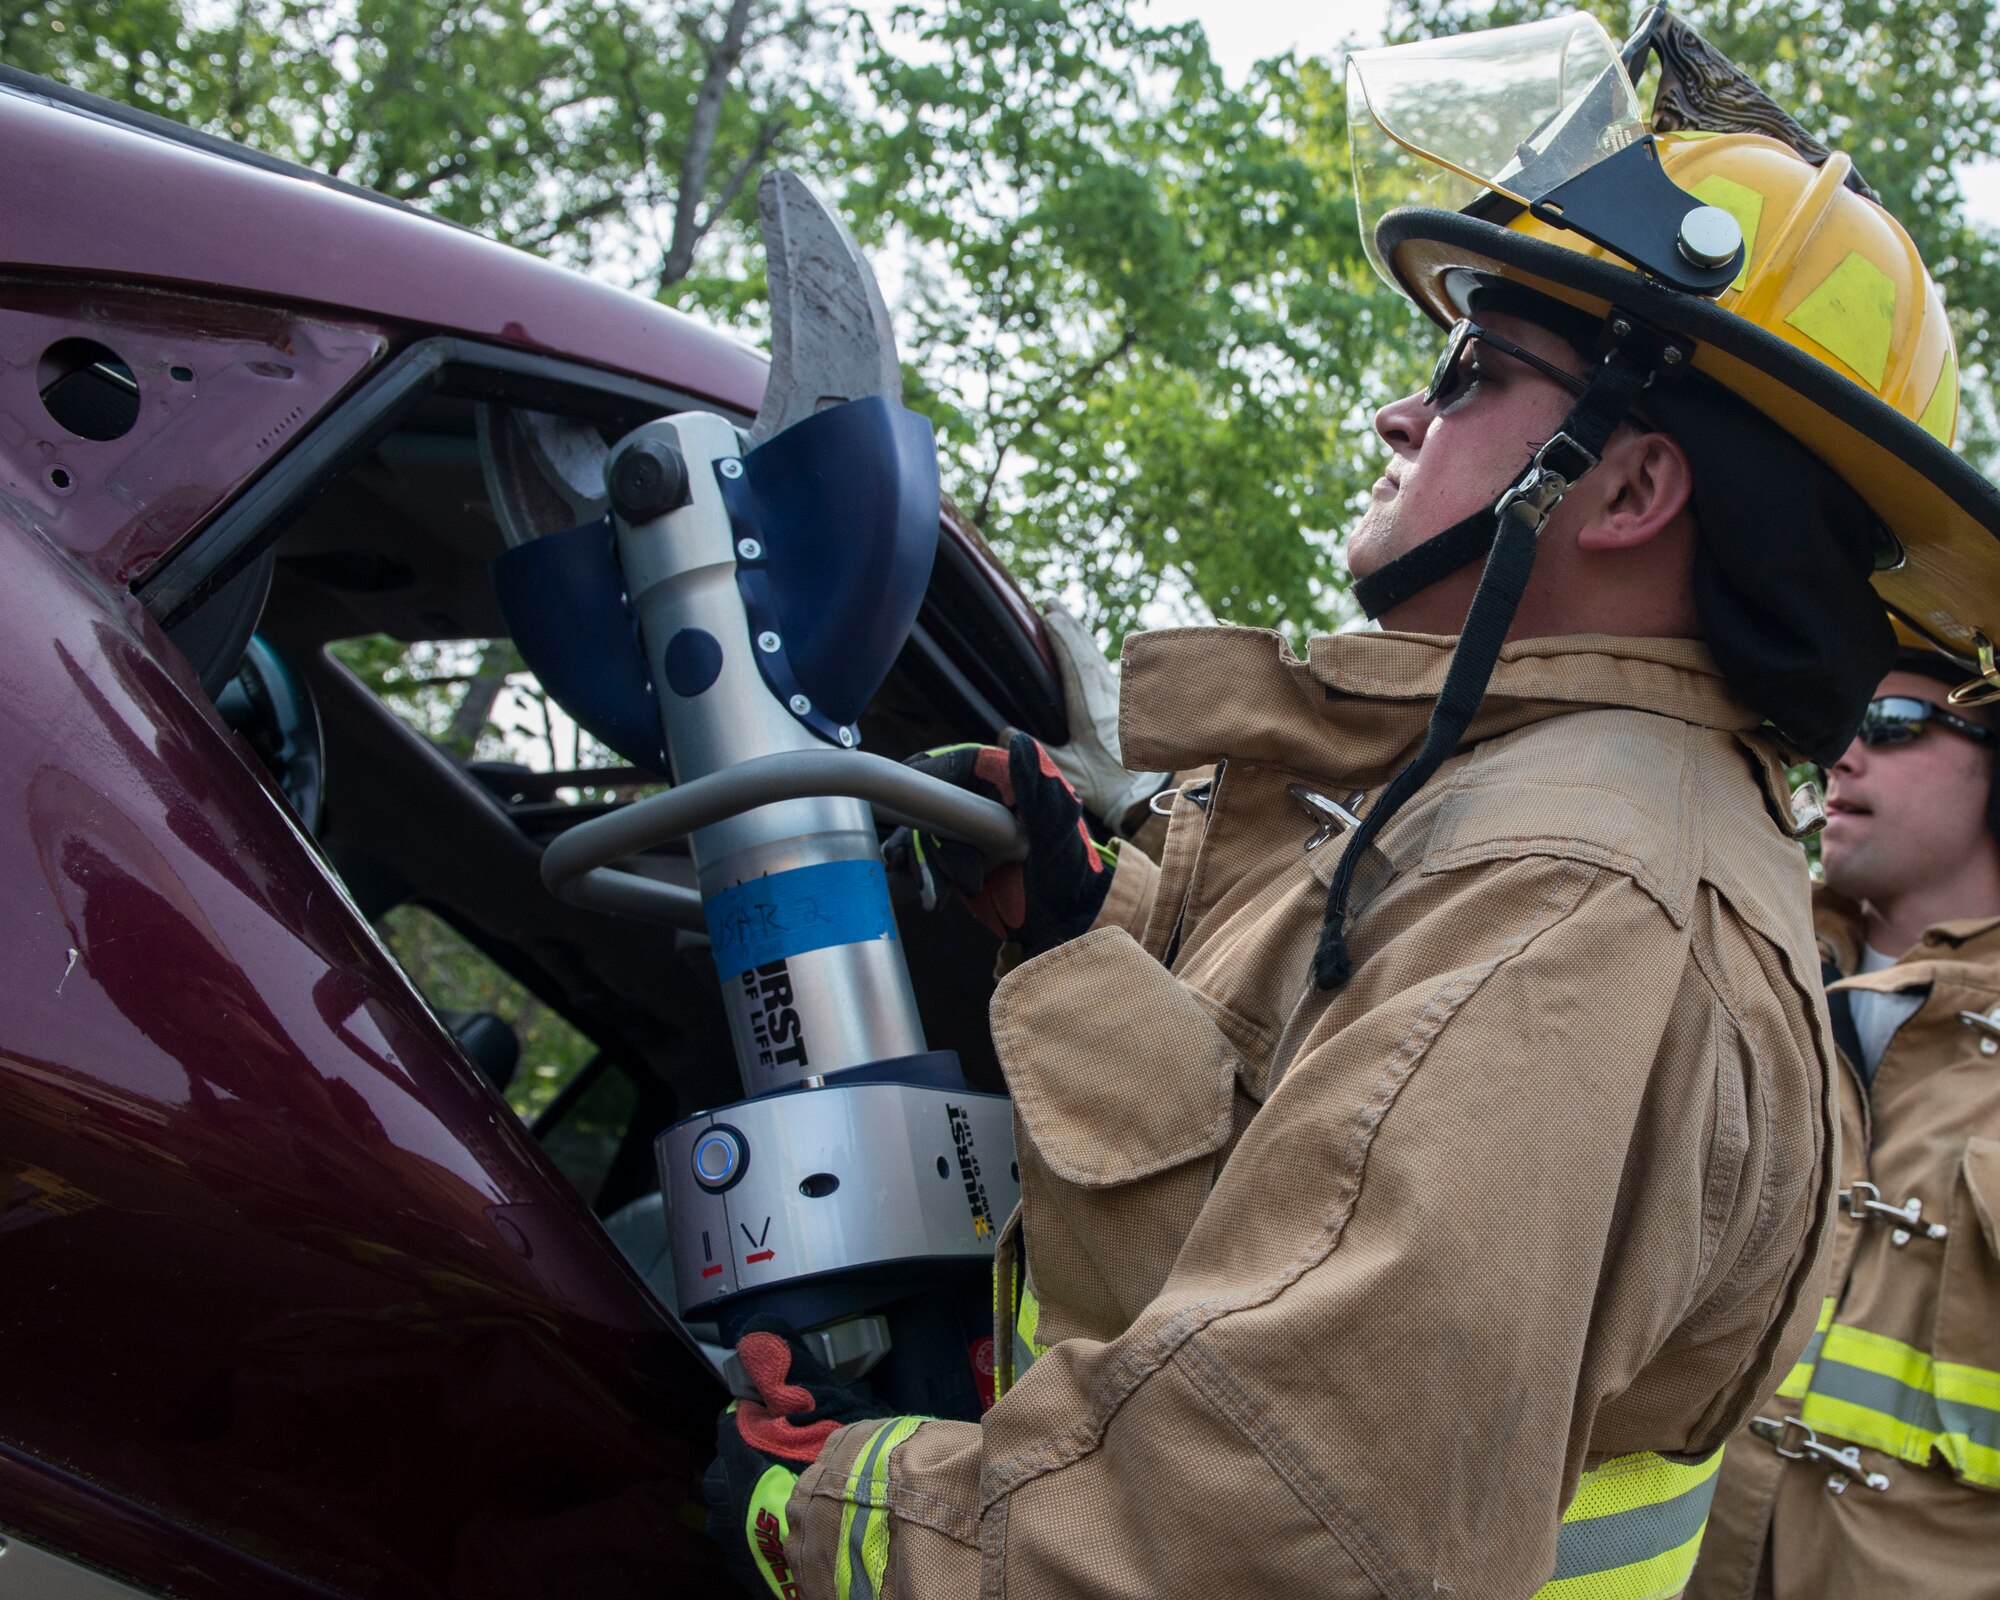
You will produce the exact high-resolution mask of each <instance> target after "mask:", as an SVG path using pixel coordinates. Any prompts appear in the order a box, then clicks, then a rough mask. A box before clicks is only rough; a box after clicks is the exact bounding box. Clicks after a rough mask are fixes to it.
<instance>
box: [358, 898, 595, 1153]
mask: <svg viewBox="0 0 2000 1600" xmlns="http://www.w3.org/2000/svg"><path fill="white" fill-rule="evenodd" d="M376 929H377V931H378V932H379V933H380V934H381V935H382V939H383V942H384V943H386V944H387V945H388V946H389V948H390V950H392V951H393V952H395V956H396V959H397V960H398V961H400V962H401V963H402V964H403V970H404V971H405V972H407V973H409V975H410V981H411V982H412V983H414V984H415V985H416V986H417V988H418V990H419V991H420V992H421V993H422V994H423V997H424V998H425V999H426V1000H428V1001H429V1002H430V1003H431V1004H432V1005H433V1006H434V1007H437V1008H438V1009H440V1010H450V1011H490V1012H491V1013H493V1015H495V1016H497V1017H499V1018H500V1019H501V1020H502V1021H503V1022H505V1023H506V1024H507V1025H508V1026H509V1027H511V1028H512V1029H513V1030H514V1037H515V1038H516V1039H518V1040H519V1041H520V1045H521V1059H520V1063H519V1065H518V1066H516V1067H515V1069H514V1077H513V1080H512V1081H511V1082H510V1083H509V1084H508V1085H507V1089H506V1095H507V1103H508V1104H509V1105H510V1106H512V1107H513V1108H514V1109H515V1110H516V1111H517V1112H519V1113H520V1114H521V1116H522V1117H523V1118H524V1119H525V1120H527V1121H530V1122H532V1121H533V1120H534V1119H535V1118H536V1117H537V1116H539V1115H540V1114H541V1113H542V1112H543V1111H544V1110H546V1109H547V1108H548V1106H549V1104H550V1103H551V1102H552V1101H553V1100H554V1099H555V1097H556V1096H557V1095H559V1094H560V1093H562V1091H563V1087H564V1085H566V1084H567V1083H568V1082H569V1081H570V1079H572V1078H574V1077H575V1076H576V1075H577V1073H579V1072H581V1071H582V1070H583V1068H584V1067H585V1066H586V1065H587V1064H588V1063H589V1062H590V1061H591V1059H592V1058H593V1057H594V1056H595V1055H596V1054H597V1047H596V1046H595V1045H593V1044H592V1043H591V1042H590V1040H589V1039H587V1038H585V1037H584V1035H583V1034H581V1033H579V1032H578V1031H577V1030H576V1029H575V1028H574V1027H572V1026H571V1025H570V1024H569V1023H568V1022H567V1021H566V1020H565V1019H564V1018H563V1017H562V1016H561V1015H560V1014H559V1013H558V1012H555V1011H552V1010H551V1009H550V1008H549V1007H548V1006H546V1005H544V1004H543V1003H542V1002H541V1001H540V1000H538V999H536V998H535V996H534V995H532V994H530V993H529V992H528V991H527V990H526V989H524V988H522V987H521V985H520V984H518V983H516V982H515V981H514V980H513V979H512V978H510V977H509V976H508V975H507V974H506V973H505V972H503V971H502V970H501V969H500V968H499V967H498V966H497V965H495V964H494V962H493V961H492V960H491V959H490V958H489V957H487V956H485V955H484V954H482V953H481V952H480V951H479V949H478V948H477V947H476V946H474V945H473V944H471V943H470V942H469V941H468V940H467V939H466V938H465V937H464V935H462V934H460V933H459V932H458V931H457V930H456V929H455V928H453V927H452V926H451V925H450V924H449V923H447V922H446V921H444V919H443V918H441V917H439V916H437V915H436V914H435V913H434V912H431V911H427V910H425V909H424V908H423V907H422V906H415V905H403V906H398V907H396V909H395V910H393V911H391V912H390V913H389V914H388V915H387V916H385V917H383V918H382V920H381V921H380V922H379V923H378V924H377V925H376Z"/></svg>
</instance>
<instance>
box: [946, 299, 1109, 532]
mask: <svg viewBox="0 0 2000 1600" xmlns="http://www.w3.org/2000/svg"><path fill="white" fill-rule="evenodd" d="M1138 342H1139V335H1138V333H1137V332H1136V331H1135V330H1133V329H1130V328H1128V329H1126V330H1125V332H1124V334H1123V335H1122V336H1120V338H1119V340H1118V342H1117V343H1116V344H1114V345H1113V346H1112V347H1111V348H1110V349H1109V350H1106V351H1104V352H1103V353H1102V354H1101V355H1097V356H1094V357H1092V358H1091V359H1090V360H1089V361H1087V362H1085V363H1084V364H1083V365H1082V366H1081V367H1079V368H1077V370H1076V371H1075V372H1074V373H1073V374H1072V375H1071V376H1070V377H1069V378H1067V379H1065V380H1064V381H1063V382H1061V383H1050V384H1045V385H1044V386H1043V388H1042V398H1041V399H1040V400H1039V401H1037V402H1036V403H1035V405H1034V406H1033V407H1031V408H1030V410H1029V412H1028V414H1027V416H1026V417H1025V418H1023V419H1022V421H1021V425H1020V426H1019V427H1017V428H1016V429H1015V430H1014V431H1013V432H1012V433H1010V434H1008V435H1007V437H1006V438H1005V439H1003V440H1001V441H1000V445H999V448H998V449H996V450H995V451H994V453H993V471H992V472H991V473H990V474H988V476H987V479H986V483H985V486H984V487H983V488H982V489H981V490H980V494H979V509H978V510H977V511H975V512H974V513H973V519H972V520H973V522H974V523H975V524H976V525H977V526H978V527H979V528H981V529H982V530H983V529H984V528H985V526H986V509H987V507H988V506H989V505H991V504H992V501H993V490H994V487H995V486H996V485H997V484H998V483H999V481H1000V468H1001V465H1002V463H1004V462H1005V461H1006V459H1007V456H1008V454H1009V452H1011V451H1012V450H1013V448H1014V446H1015V445H1017V444H1019V443H1020V442H1021V441H1022V440H1023V439H1025V438H1026V437H1027V436H1028V435H1029V434H1031V433H1033V432H1034V431H1035V429H1037V428H1039V427H1040V426H1041V425H1042V419H1043V418H1044V417H1046V416H1048V414H1049V413H1050V412H1051V411H1053V410H1054V409H1055V408H1056V407H1057V406H1059V405H1061V404H1062V402H1063V400H1064V399H1065V398H1067V397H1068V396H1070V395H1073V394H1076V393H1078V392H1080V391H1082V390H1084V389H1088V388H1089V387H1090V386H1091V385H1092V384H1093V383H1095V382H1096V381H1097V380H1098V379H1099V378H1101V377H1103V376H1104V373H1105V369H1106V368H1108V367H1109V366H1110V365H1111V364H1112V363H1113V362H1114V361H1116V360H1117V359H1118V358H1119V357H1120V356H1122V355H1124V354H1125V352H1126V351H1128V350H1130V349H1131V348H1132V346H1133V345H1135V344H1137V343H1138Z"/></svg>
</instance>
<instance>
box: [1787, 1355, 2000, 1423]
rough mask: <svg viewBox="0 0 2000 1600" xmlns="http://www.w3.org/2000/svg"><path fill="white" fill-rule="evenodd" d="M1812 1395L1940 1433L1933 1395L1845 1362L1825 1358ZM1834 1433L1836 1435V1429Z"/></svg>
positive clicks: (1816, 1371) (1815, 1375) (1816, 1373)
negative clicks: (1820, 1395)
mask: <svg viewBox="0 0 2000 1600" xmlns="http://www.w3.org/2000/svg"><path fill="white" fill-rule="evenodd" d="M1812 1393H1814V1394H1823V1395H1825V1396H1827V1398H1828V1399H1831V1400H1845V1401H1846V1402H1847V1403H1848V1404H1849V1405H1851V1406H1862V1407H1864V1408H1866V1409H1867V1410H1869V1411H1879V1412H1881V1413H1882V1414H1883V1415H1884V1416H1888V1417H1894V1418H1895V1419H1896V1420H1897V1421H1898V1422H1907V1423H1908V1424H1909V1425H1910V1426H1911V1427H1913V1428H1922V1429H1923V1430H1924V1431H1925V1432H1926V1433H1943V1432H1944V1419H1943V1418H1942V1417H1940V1416H1939V1415H1938V1405H1937V1396H1935V1395H1933V1394H1931V1393H1930V1392H1929V1391H1928V1390H1925V1389H1917V1388H1913V1387H1911V1386H1910V1385H1909V1384H1907V1383H1903V1382H1901V1381H1899V1380H1898V1379H1895V1378H1890V1377H1885V1376H1884V1375H1883V1374H1882V1373H1879V1372H1870V1371H1868V1370H1867V1369H1866V1368H1865V1367H1851V1366H1849V1365H1848V1364H1847V1363H1846V1362H1845V1361H1839V1360H1832V1359H1829V1360H1825V1361H1822V1362H1820V1363H1819V1365H1818V1366H1816V1367H1814V1368H1813V1379H1812ZM1987 1415H1988V1417H1989V1418H1992V1420H1993V1421H1995V1422H2000V1417H1993V1414H1992V1413H1991V1412H1988V1413H1987ZM1834 1431H1835V1432H1836V1433H1837V1432H1838V1431H1839V1430H1838V1429H1835V1430H1834Z"/></svg>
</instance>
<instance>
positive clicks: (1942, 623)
mask: <svg viewBox="0 0 2000 1600" xmlns="http://www.w3.org/2000/svg"><path fill="white" fill-rule="evenodd" d="M1375 243H1376V247H1377V249H1378V250H1379V251H1380V253H1381V258H1382V260H1383V261H1384V262H1385V263H1387V265H1388V267H1389V269H1390V271H1391V272H1393V273H1394V274H1395V277H1396V280H1397V282H1398V283H1399V284H1400V285H1401V286H1402V289H1403V292H1404V293H1405V294H1407V295H1408V296H1409V297H1410V299H1411V301H1412V302H1413V303H1414V304H1415V305H1416V306H1417V308H1418V309H1419V310H1421V311H1422V312H1424V314H1425V315H1427V316H1429V317H1430V318H1432V320H1434V321H1436V322H1437V323H1438V324H1440V325H1441V326H1448V325H1449V324H1450V323H1451V322H1452V321H1454V320H1455V319H1456V318H1458V317H1461V316H1464V315H1465V314H1466V305H1467V302H1468V300H1469V298H1470V296H1471V294H1472V292H1473V290H1474V289H1476V288H1477V287H1478V284H1479V280H1480V279H1481V278H1482V277H1489V276H1497V277H1502V278H1507V279H1511V280H1512V281H1514V282H1516V283H1519V284H1521V285H1522V286H1523V287H1525V288H1529V289H1533V290H1536V291H1537V292H1539V293H1542V294H1546V295H1549V296H1550V297H1552V298H1554V299H1557V300H1561V301H1564V302H1566V303H1567V304H1570V305H1574V306H1577V307H1578V308H1580V309H1582V310H1584V311H1587V312H1591V313H1593V314H1595V315H1600V316H1601V315H1603V314H1604V313H1606V312H1607V311H1609V310H1610V308H1611V307H1612V306H1613V305H1616V306H1618V307H1620V308H1621V309H1623V310H1625V311H1627V312H1630V313H1631V314H1632V315H1634V316H1636V317H1638V318H1639V319H1640V320H1641V321H1643V322H1645V323H1647V324H1649V325H1651V326H1652V327H1655V328H1658V329H1660V330H1662V331H1663V332H1667V333H1679V334H1684V335H1686V336H1687V337H1688V339H1690V340H1691V341H1692V342H1693V344H1694V347H1695V349H1694V366H1695V369H1696V370H1697V371H1699V372H1701V373H1703V374H1705V375H1706V376H1707V377H1709V378H1711V379H1713V380H1714V381H1715V382H1717V383H1720V384H1722V385H1723V386H1724V387H1725V388H1727V389H1729V390H1731V391H1732V392H1733V393H1735V394H1737V395H1739V396H1740V397H1741V398H1742V399H1743V400H1744V401H1745V402H1747V403H1748V404H1749V405H1751V406H1754V407H1755V408H1756V409H1757V410H1759V411H1761V412H1762V413H1763V414H1764V415H1765V416H1767V417H1769V418H1770V419H1771V420H1772V421H1773V422H1775V423H1776V424H1777V425H1778V426H1779V427H1781V428H1783V429H1784V430H1785V432H1787V433H1788V434H1790V435H1791V436H1792V437H1793V438H1795V439H1797V440H1798V441H1799V442H1800V443H1801V444H1802V445H1804V446H1805V447H1806V448H1807V449H1808V450H1810V451H1812V452H1813V454H1814V455H1816V456H1817V457H1818V458H1819V459H1820V461H1821V462H1823V463H1824V464H1825V465H1826V467H1827V468H1828V470H1829V471H1831V472H1832V473H1833V474H1834V475H1835V476H1837V477H1838V478H1840V479H1841V480H1842V481H1843V482H1845V483H1847V484H1848V485H1849V486H1850V487H1851V488H1852V489H1853V490H1854V491H1855V493H1857V494H1859V495H1860V496H1861V497H1862V499H1864V500H1865V501H1867V503H1868V506H1869V508H1870V509H1871V510H1872V511H1874V513H1875V514H1876V515H1877V516H1878V517H1880V518H1881V519H1882V522H1883V524H1884V526H1886V527H1887V528H1888V529H1889V531H1890V532H1891V533H1893V534H1894V535H1895V536H1896V538H1897V539H1898V540H1899V541H1900V542H1901V544H1902V546H1903V551H1904V561H1903V564H1902V565H1901V566H1899V567H1897V568H1895V569H1894V570H1891V571H1886V572H1878V573H1876V574H1875V578H1874V584H1875V590H1876V592H1877V593H1878V594H1879V595H1880V596H1881V597H1882V599H1883V600H1884V601H1885V602H1886V603H1887V604H1888V606H1889V607H1890V609H1891V610H1892V611H1895V612H1898V613H1901V614H1902V615H1904V616H1905V617H1907V618H1908V619H1910V620H1911V621H1912V622H1914V623H1915V624H1916V625H1917V626H1918V627H1919V628H1921V629H1923V630H1924V631H1926V632H1929V633H1931V634H1933V635H1935V636H1936V638H1937V640H1938V641H1939V642H1940V643H1944V644H1947V645H1949V646H1950V647H1951V648H1952V649H1954V650H1956V651H1957V652H1958V653H1960V654H1962V655H1965V656H1968V657H1969V656H1971V655H1972V654H1973V653H1974V648H1975V642H1974V632H1975V630H1977V631H1983V632H1984V633H1985V634H1986V636H1987V637H1988V638H1990V639H2000V490H1996V489H1995V488H1994V486H1993V485H1992V484H1990V483H1988V482H1987V481H1986V479H1985V478H1984V477H1983V476H1981V475H1980V474H1979V473H1978V472H1976V471H1974V470H1973V468H1972V467H1971V466H1969V465H1968V464H1967V463H1966V462H1965V461H1964V460H1963V459H1961V458H1960V457H1959V456H1958V455H1957V454H1956V453H1954V452H1953V451H1952V450H1951V448H1950V447H1949V446H1947V445H1945V444H1943V443H1941V442H1939V441H1938V440H1937V439H1934V438H1933V437H1931V435H1930V434H1928V433H1926V432H1925V431H1924V430H1923V429H1922V428H1920V427H1918V426H1917V424H1916V423H1915V422H1913V421H1911V420H1910V419H1909V418H1908V417H1905V416H1904V415H1902V413H1900V412H1899V411H1896V410H1895V409H1893V408H1892V407H1890V406H1888V405H1885V404H1884V403H1883V402H1882V401H1880V400H1878V399H1876V398H1875V397H1874V396H1872V395H1870V394H1869V393H1867V391H1865V390H1864V389H1862V388H1861V387H1860V386H1859V385H1857V384H1855V383H1853V382H1852V381H1851V380H1849V379H1847V378H1844V377H1842V376H1840V375H1839V374H1838V373H1836V372H1834V371H1833V370H1832V369H1831V368H1830V367H1827V366H1825V365H1824V364H1822V363H1821V362H1819V361H1816V360H1814V359H1813V358H1812V357H1811V356H1809V355H1807V354H1806V353H1805V352H1804V351H1803V350H1800V349H1799V348H1797V347H1796V346H1794V345H1792V344H1789V343H1787V342H1786V341H1785V340H1783V339H1780V338H1778V337H1777V336H1776V335H1774V334H1770V333H1767V332H1765V331H1764V330H1763V329H1762V328H1759V327H1757V326H1756V325H1755V324H1754V323H1752V322H1749V321H1747V320H1745V319H1744V318H1742V317H1739V316H1737V315H1735V314H1734V313H1732V312H1728V311H1725V310H1723V309H1722V308H1721V307H1720V306H1718V305H1716V304H1715V303H1714V302H1713V301H1709V300H1704V299H1702V298H1700V297H1699V296H1696V295H1690V294H1681V293H1678V292H1676V291H1674V290H1671V289H1666V288H1663V287H1661V286H1660V285H1659V284H1656V283H1654V282H1652V281H1651V280H1650V279H1648V278H1644V277H1641V276H1640V275H1639V274H1638V273H1636V272H1634V271H1632V270H1631V269H1630V268H1627V267H1619V266H1612V265H1610V264H1609V263H1607V262H1604V261H1600V260H1597V259H1595V258H1593V257H1590V256H1586V255H1582V254H1580V253H1579V252H1577V251H1575V250H1566V249H1564V248H1563V247H1562V246H1560V245H1553V244H1549V243H1546V242H1545V241H1543V240H1540V239H1534V238H1530V237H1528V236H1527V235H1525V234H1523V233H1519V232H1517V231H1515V230H1514V229H1511V228H1504V227H1500V226H1498V225H1496V224H1494V223H1491V222H1485V221H1481V220H1480V219H1479V218H1477V217H1470V216H1467V215H1465V214H1464V213H1463V212H1457V211H1438V210H1431V209H1428V208H1425V207H1419V206H1406V207H1403V208H1402V209H1400V210H1396V211H1391V212H1390V213H1388V214H1387V215H1386V216H1385V217H1383V218H1382V220H1381V222H1380V223H1379V224H1378V225H1377V227H1376V230H1375Z"/></svg>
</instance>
